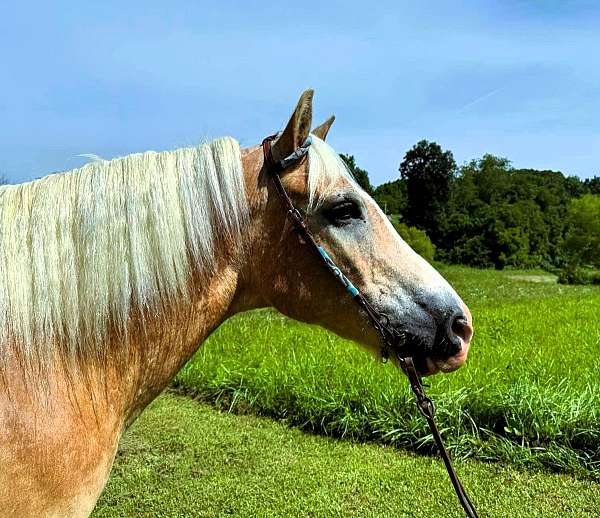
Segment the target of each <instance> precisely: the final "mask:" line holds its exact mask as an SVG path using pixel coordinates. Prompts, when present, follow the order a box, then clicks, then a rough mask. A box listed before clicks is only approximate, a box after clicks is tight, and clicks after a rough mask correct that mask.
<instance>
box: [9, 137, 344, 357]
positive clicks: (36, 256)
mask: <svg viewBox="0 0 600 518" xmlns="http://www.w3.org/2000/svg"><path fill="white" fill-rule="evenodd" d="M341 175H343V176H344V177H346V178H348V179H350V180H351V178H350V176H349V174H348V172H347V170H346V167H345V165H344V164H343V162H342V161H341V160H340V158H339V156H338V155H337V153H335V151H333V149H331V148H330V147H329V146H328V145H327V144H325V143H324V142H323V141H322V140H320V139H318V138H316V137H313V145H312V146H311V148H310V151H309V176H308V191H309V205H310V206H311V207H313V208H314V207H316V206H318V204H319V203H320V200H321V198H322V196H323V195H324V194H325V193H326V192H327V190H328V189H329V188H330V186H332V185H334V184H335V183H336V180H338V179H339V178H340V176H341ZM247 218H248V205H247V200H246V195H245V186H244V171H243V168H242V162H241V153H240V147H239V144H238V143H237V142H236V141H235V140H234V139H232V138H229V137H226V138H222V139H217V140H214V141H212V142H210V143H206V144H202V145H199V146H196V147H190V148H183V149H178V150H175V151H165V152H160V153H156V152H153V151H149V152H146V153H140V154H133V155H129V156H126V157H123V158H117V159H114V160H110V161H107V160H95V161H93V162H91V163H88V164H87V165H85V166H84V167H81V168H80V169H75V170H73V171H69V172H65V173H59V174H53V175H49V176H46V177H44V178H42V179H40V180H35V181H33V182H28V183H24V184H19V185H5V186H2V187H0V344H7V343H14V344H16V345H17V347H18V349H17V350H18V351H19V352H20V353H22V354H24V355H25V357H26V358H32V357H35V358H39V359H42V360H43V359H44V358H45V359H48V358H49V357H50V355H51V354H52V351H53V348H54V344H57V343H59V344H61V345H63V344H64V347H66V349H63V348H62V347H61V352H62V353H63V354H66V355H68V356H67V357H82V356H85V355H87V354H88V353H90V354H93V355H94V356H98V352H99V351H100V348H101V347H102V344H103V343H104V342H105V340H106V338H107V332H108V329H109V326H112V328H114V329H116V330H117V331H119V332H122V333H125V332H126V330H127V324H128V321H129V317H130V315H131V313H132V311H136V312H139V314H142V315H143V314H145V313H147V312H148V311H150V310H153V309H156V307H157V305H163V304H167V303H169V302H170V301H173V300H175V299H179V298H185V297H187V296H188V291H187V290H188V286H189V284H190V283H189V277H190V273H191V271H192V265H194V267H195V268H196V269H198V270H199V271H200V272H202V273H206V274H209V273H210V272H211V270H212V269H213V267H214V262H215V259H216V258H215V252H216V243H217V240H218V239H223V238H229V239H231V240H232V241H233V242H234V241H236V239H237V238H238V237H239V234H240V231H241V229H242V228H243V227H244V225H245V222H246V220H247ZM1 352H2V347H1V346H0V353H1Z"/></svg>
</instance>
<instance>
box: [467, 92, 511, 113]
mask: <svg viewBox="0 0 600 518" xmlns="http://www.w3.org/2000/svg"><path fill="white" fill-rule="evenodd" d="M503 88H504V87H503V86H501V87H500V88H496V89H494V90H492V91H491V92H488V93H486V94H484V95H482V96H480V97H477V99H475V100H473V101H471V102H468V103H467V104H465V105H464V106H462V107H461V108H459V109H458V113H462V112H464V111H466V110H468V109H469V108H471V107H472V106H475V105H476V104H479V103H481V102H483V101H485V100H486V99H489V98H490V97H492V95H495V94H497V93H498V92H499V91H500V90H502V89H503Z"/></svg>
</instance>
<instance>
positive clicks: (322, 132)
mask: <svg viewBox="0 0 600 518" xmlns="http://www.w3.org/2000/svg"><path fill="white" fill-rule="evenodd" d="M334 120H335V115H332V116H331V117H329V119H327V120H326V121H325V122H324V123H323V124H321V125H320V126H317V127H316V128H315V129H313V130H312V131H311V133H312V134H313V135H315V136H317V137H319V138H320V139H321V140H325V139H326V138H327V133H329V130H330V128H331V125H332V124H333V121H334Z"/></svg>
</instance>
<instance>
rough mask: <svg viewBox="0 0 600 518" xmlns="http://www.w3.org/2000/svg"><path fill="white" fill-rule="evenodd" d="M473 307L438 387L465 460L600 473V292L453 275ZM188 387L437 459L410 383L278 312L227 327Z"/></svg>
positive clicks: (223, 404)
mask: <svg viewBox="0 0 600 518" xmlns="http://www.w3.org/2000/svg"><path fill="white" fill-rule="evenodd" d="M442 273H443V274H444V275H445V276H446V277H447V278H448V279H449V280H450V282H451V283H452V284H453V285H454V286H455V287H456V289H457V291H458V292H459V293H460V294H461V296H462V297H463V298H464V299H465V301H466V302H467V304H469V306H470V308H471V311H472V313H473V315H474V320H475V330H476V331H475V339H474V342H473V348H472V354H471V356H470V361H469V365H468V366H467V367H466V368H464V369H461V370H460V371H459V372H457V373H454V374H451V375H448V376H436V377H434V378H432V379H431V380H430V382H431V388H430V389H429V392H430V394H431V395H432V397H433V398H434V400H435V402H436V403H437V408H438V417H439V422H440V425H441V428H442V429H443V434H444V436H445V437H446V438H447V440H448V444H449V445H450V449H451V450H452V451H453V453H454V455H455V456H457V457H460V458H468V457H474V458H478V459H483V460H499V461H504V462H505V463H509V462H510V463H511V464H513V465H521V466H523V465H526V466H530V467H545V468H549V469H552V470H559V471H565V472H571V473H577V474H579V475H583V476H585V477H591V478H599V477H600V426H599V425H598V423H600V358H599V354H598V353H599V352H600V347H599V346H600V323H599V318H598V315H599V314H600V288H599V287H571V286H560V285H557V284H556V283H554V282H552V281H553V279H552V277H550V276H548V275H547V274H545V273H543V272H537V271H527V272H524V271H510V270H507V271H503V272H494V271H486V270H474V269H470V268H463V267H445V268H443V270H442ZM176 386H177V387H178V388H179V389H180V390H182V391H184V392H187V393H193V394H195V395H196V397H197V398H199V399H202V400H204V401H207V402H210V403H211V404H213V405H216V406H217V407H218V408H220V409H225V410H228V411H234V412H237V413H253V414H260V415H265V416H270V417H274V418H276V419H279V420H282V421H285V422H286V423H288V424H291V425H294V426H298V427H299V428H301V429H304V430H308V431H312V432H318V433H323V434H327V435H332V436H335V437H347V438H352V439H357V440H361V441H375V442H378V443H384V444H391V445H395V446H402V447H404V448H409V449H411V450H414V451H420V452H429V451H431V446H432V440H431V437H430V436H429V434H428V432H427V430H426V427H425V424H424V423H423V421H422V420H421V419H420V418H419V417H418V416H417V414H416V412H415V409H414V406H413V401H412V397H411V395H410V393H409V391H408V389H407V385H406V382H405V380H404V379H403V377H402V376H401V375H400V373H399V372H397V371H396V370H395V369H394V368H393V367H392V366H390V365H381V364H378V363H377V362H375V361H373V360H372V359H371V358H370V357H369V356H367V355H366V354H365V353H364V352H362V351H361V350H360V349H359V348H358V347H357V346H356V345H354V344H352V343H349V342H347V341H344V340H341V339H339V338H337V337H335V336H333V335H332V334H330V333H327V332H325V331H323V330H321V329H317V328H313V327H309V326H305V325H301V324H298V323H295V322H291V321H289V320H286V319H284V318H283V317H281V316H279V315H277V314H275V313H273V312H269V311H261V312H254V313H250V314H246V315H241V316H239V317H237V318H234V319H232V320H230V321H229V322H227V323H226V324H224V325H223V326H222V327H221V328H220V329H219V330H218V332H217V333H215V334H214V335H213V336H212V337H211V339H210V340H209V341H208V342H207V343H206V344H205V345H204V346H203V347H202V349H201V351H200V352H199V353H198V354H197V355H196V356H195V358H194V359H193V361H191V362H190V363H189V364H188V365H187V366H186V367H185V368H184V370H183V371H182V372H181V373H180V375H179V376H178V378H177V382H176Z"/></svg>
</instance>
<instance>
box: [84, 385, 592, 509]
mask: <svg viewBox="0 0 600 518" xmlns="http://www.w3.org/2000/svg"><path fill="white" fill-rule="evenodd" d="M457 469H458V470H459V471H460V474H461V476H462V478H463V480H464V482H465V484H466V486H467V488H468V489H469V491H470V492H471V494H472V496H473V498H474V499H475V501H476V502H477V504H478V506H479V511H480V515H481V516H486V517H502V518H504V517H506V516H519V517H522V518H528V517H542V516H543V517H545V518H548V517H550V518H552V517H563V516H574V517H575V516H576V517H585V516H598V515H599V514H600V492H599V491H598V487H597V484H596V483H594V482H591V481H586V480H578V479H576V478H574V477H572V476H569V475H558V474H547V473H540V472H531V471H523V470H519V469H516V468H514V467H502V466H500V465H499V464H498V463H495V464H486V463H482V462H478V461H472V460H470V461H463V462H458V463H457ZM93 516H94V517H95V518H108V517H111V518H115V517H129V516H136V517H161V518H165V517H168V518H176V517H182V518H183V517H189V516H194V517H226V516H236V517H244V518H247V517H282V518H283V517H292V516H293V517H307V518H308V517H310V518H318V517H323V518H325V517H327V518H329V517H346V516H356V517H373V518H390V517H395V516H398V517H400V516H404V517H432V516H443V517H449V518H452V517H457V518H458V517H460V516H462V514H461V511H460V510H459V507H458V503H456V501H455V497H454V494H453V493H452V490H451V488H450V484H449V482H448V481H447V479H446V474H445V472H444V469H443V466H442V464H441V462H439V461H438V460H437V459H434V458H431V457H425V456H417V455H414V454H410V453H406V452H403V451H399V450H396V449H394V448H391V447H389V446H382V445H376V444H372V443H367V444H358V443H355V442H352V441H338V440H333V439H331V438H326V437H320V436H314V435H309V434H305V433H303V432H301V431H299V430H298V429H293V428H288V427H286V426H284V425H283V424H281V423H276V422H273V421H272V420H269V419H265V418H257V417H254V416H237V415H231V414H227V413H220V412H218V411H216V410H215V409H214V408H212V407H209V406H207V405H203V404H199V403H197V402H195V401H192V400H190V399H188V398H182V397H177V396H174V395H172V394H166V395H164V396H162V397H160V398H159V399H158V400H157V401H155V402H154V403H153V404H152V405H151V406H150V408H149V409H147V410H146V411H145V412H144V414H142V416H141V417H140V419H139V420H138V421H137V422H136V423H135V424H134V425H133V426H132V428H131V429H130V430H129V431H128V432H127V433H126V434H125V436H124V438H123V440H122V441H121V445H120V448H119V454H118V455H117V459H116V461H115V466H114V468H113V472H112V476H111V478H110V480H109V483H108V486H107V488H106V490H105V492H104V494H103V495H102V497H101V499H100V501H99V503H98V506H97V507H96V510H95V511H94V513H93Z"/></svg>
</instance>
